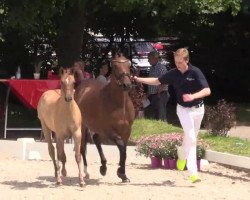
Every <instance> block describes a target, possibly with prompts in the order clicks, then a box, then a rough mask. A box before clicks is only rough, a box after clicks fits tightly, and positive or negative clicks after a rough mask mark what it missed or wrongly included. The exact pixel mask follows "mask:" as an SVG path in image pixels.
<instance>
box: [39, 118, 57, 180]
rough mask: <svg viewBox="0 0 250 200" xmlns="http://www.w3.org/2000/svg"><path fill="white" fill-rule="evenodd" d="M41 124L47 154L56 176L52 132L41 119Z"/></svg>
mask: <svg viewBox="0 0 250 200" xmlns="http://www.w3.org/2000/svg"><path fill="white" fill-rule="evenodd" d="M41 126H42V130H43V134H44V139H45V141H46V142H47V143H48V151H49V155H50V158H51V159H52V161H53V165H54V170H55V177H56V178H57V165H56V158H55V147H54V146H53V144H52V132H51V131H50V130H49V128H48V127H47V126H46V125H45V123H44V122H43V121H41Z"/></svg>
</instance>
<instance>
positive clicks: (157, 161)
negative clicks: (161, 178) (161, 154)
mask: <svg viewBox="0 0 250 200" xmlns="http://www.w3.org/2000/svg"><path fill="white" fill-rule="evenodd" d="M150 159H151V167H152V168H160V167H162V159H161V158H158V157H154V156H153V157H150Z"/></svg>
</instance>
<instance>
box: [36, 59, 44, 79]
mask: <svg viewBox="0 0 250 200" xmlns="http://www.w3.org/2000/svg"><path fill="white" fill-rule="evenodd" d="M42 64H43V61H40V62H37V63H35V65H34V71H35V72H34V79H40V72H41V68H42Z"/></svg>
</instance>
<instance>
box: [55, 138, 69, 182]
mask: <svg viewBox="0 0 250 200" xmlns="http://www.w3.org/2000/svg"><path fill="white" fill-rule="evenodd" d="M56 149H57V172H56V173H57V184H58V185H60V184H61V183H62V179H61V172H62V175H63V176H67V171H66V168H65V163H66V155H65V152H64V140H63V139H61V138H56ZM60 161H61V162H62V171H61V172H60V169H61V163H60Z"/></svg>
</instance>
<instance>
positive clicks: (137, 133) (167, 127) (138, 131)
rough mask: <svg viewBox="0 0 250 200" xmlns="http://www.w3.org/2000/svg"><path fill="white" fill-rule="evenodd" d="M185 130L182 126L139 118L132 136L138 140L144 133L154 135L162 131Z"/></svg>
mask: <svg viewBox="0 0 250 200" xmlns="http://www.w3.org/2000/svg"><path fill="white" fill-rule="evenodd" d="M172 132H183V131H182V129H181V128H179V127H176V126H173V125H171V124H168V123H165V122H162V121H157V120H149V119H137V120H135V121H134V124H133V127H132V134H131V138H132V141H136V140H137V139H138V138H139V137H141V136H142V135H152V134H160V133H172Z"/></svg>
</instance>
